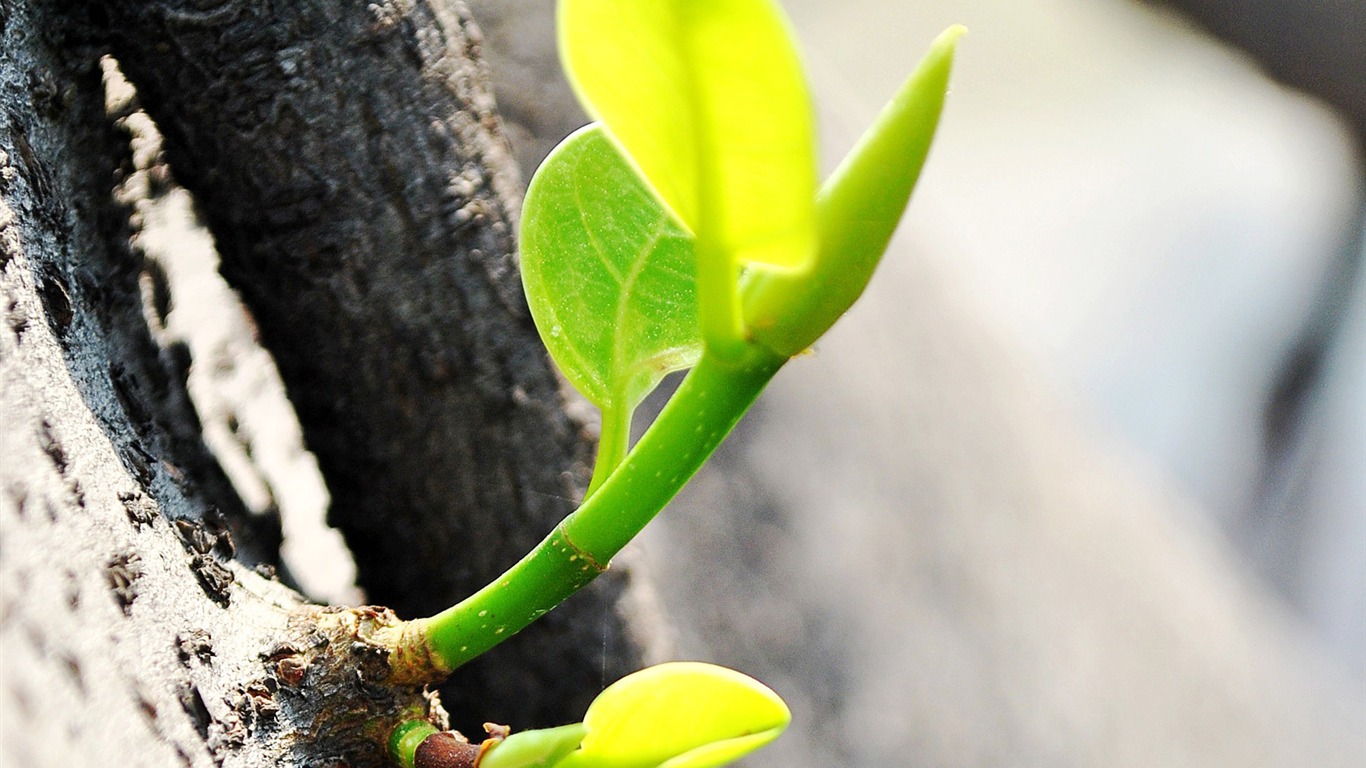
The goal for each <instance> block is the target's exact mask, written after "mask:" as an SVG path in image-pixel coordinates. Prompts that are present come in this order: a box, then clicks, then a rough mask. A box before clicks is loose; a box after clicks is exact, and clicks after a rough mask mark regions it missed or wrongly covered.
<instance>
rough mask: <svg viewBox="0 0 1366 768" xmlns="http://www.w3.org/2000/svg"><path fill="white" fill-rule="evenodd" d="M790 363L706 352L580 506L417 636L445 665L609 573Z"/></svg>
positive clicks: (755, 352)
mask: <svg viewBox="0 0 1366 768" xmlns="http://www.w3.org/2000/svg"><path fill="white" fill-rule="evenodd" d="M786 362H787V358H785V357H782V356H779V355H777V354H774V353H773V352H770V351H768V350H767V349H765V348H763V347H760V346H758V345H753V346H750V347H749V348H748V350H747V352H746V354H745V355H744V357H743V358H742V359H740V360H738V361H736V362H722V361H720V360H718V359H716V358H715V357H714V356H713V355H712V354H711V353H710V352H708V353H706V354H704V355H703V356H702V359H701V360H700V361H699V362H698V364H697V366H696V367H694V368H693V369H692V371H691V372H689V374H688V376H687V378H685V379H684V380H683V383H682V385H681V386H679V388H678V391H677V392H676V393H675V394H674V396H673V398H672V399H670V400H669V403H668V405H666V406H665V408H664V410H663V411H662V412H661V413H660V414H659V418H657V419H656V420H655V422H654V424H652V425H651V426H650V429H649V430H647V431H646V433H645V435H644V436H643V437H642V438H641V439H640V442H638V443H637V444H636V446H635V448H633V449H632V450H631V451H630V452H629V453H628V454H627V455H626V459H625V461H624V462H623V463H622V464H621V466H620V467H618V468H617V470H616V471H615V472H612V473H611V474H610V475H609V476H608V478H607V479H606V480H605V481H604V482H603V483H602V485H601V486H600V487H599V488H598V489H597V490H596V491H594V492H593V494H592V495H591V496H589V497H588V498H587V500H585V501H584V503H583V505H582V506H580V507H579V509H578V510H576V511H575V512H574V513H573V514H571V515H569V517H567V518H565V519H564V520H563V521H562V522H561V523H560V524H559V525H558V526H556V527H555V530H553V531H551V533H550V535H549V536H547V537H546V538H545V540H544V541H542V542H541V543H540V544H539V545H537V546H536V548H535V549H534V550H532V551H531V552H530V553H529V554H528V555H527V556H526V557H524V558H522V560H521V561H519V562H518V563H517V564H516V565H514V566H512V568H510V569H508V571H507V572H505V573H504V574H503V575H502V576H500V577H498V578H497V579H496V580H495V581H493V582H492V583H491V584H489V585H488V586H486V587H484V588H483V589H481V590H479V591H478V592H476V593H475V594H473V595H471V596H470V597H468V598H466V599H465V600H463V601H461V602H460V603H459V604H458V605H455V606H454V607H452V608H449V609H447V610H445V611H443V612H441V613H439V614H437V615H436V616H433V617H432V618H430V619H422V620H419V622H420V623H421V628H422V632H421V633H420V634H421V635H422V636H425V639H426V643H427V645H428V646H429V648H430V650H431V651H432V654H433V656H434V657H435V658H436V659H437V660H438V661H439V662H440V663H441V664H442V665H443V666H444V667H445V670H443V671H449V670H452V669H455V668H456V667H458V666H460V665H462V664H464V663H465V662H467V661H469V660H471V659H473V658H475V657H476V656H478V655H480V654H482V653H484V652H485V651H487V650H488V649H489V648H492V647H493V646H494V645H497V644H498V643H500V642H502V641H503V640H505V639H507V638H509V637H511V636H512V635H513V634H515V633H517V632H518V631H520V630H521V629H522V628H523V627H525V626H526V625H528V624H530V623H531V622H532V621H535V620H536V619H537V618H540V617H541V616H542V615H544V614H545V613H546V612H547V611H549V610H550V609H552V608H554V607H555V606H557V605H559V604H560V603H561V602H562V601H563V600H564V599H565V598H567V597H569V596H570V595H572V594H573V593H575V592H577V591H578V590H579V589H580V588H582V587H583V586H584V585H585V584H587V583H588V582H590V581H592V580H593V579H594V578H595V577H596V576H597V575H598V574H600V573H602V572H603V571H605V570H606V569H607V564H608V563H609V562H610V561H611V559H612V557H613V556H614V555H616V553H617V552H619V551H620V550H621V548H622V547H624V546H626V544H627V542H629V541H630V540H631V539H632V538H634V537H635V535H636V534H638V533H640V531H641V529H643V528H644V527H645V525H646V524H647V523H649V522H650V520H652V519H653V518H654V516H655V515H656V514H658V513H659V511H660V510H661V509H663V508H664V505H665V504H667V503H668V502H669V500H670V499H672V498H673V497H674V495H675V494H677V493H678V491H679V489H680V488H682V487H683V485H684V483H686V482H687V481H688V480H689V478H691V477H692V476H693V475H694V474H695V473H696V472H697V470H698V469H699V468H700V467H701V466H702V464H703V463H704V462H705V461H706V460H707V457H709V456H711V454H712V452H713V451H715V450H716V446H717V445H719V444H720V443H721V440H722V439H724V438H725V436H726V435H727V434H729V433H730V431H731V429H732V428H734V426H735V424H736V423H737V422H738V421H739V420H740V417H741V416H742V415H744V413H745V411H746V410H748V409H749V407H750V405H752V404H753V403H754V400H755V398H757V397H758V396H759V393H760V392H761V391H763V389H764V387H765V386H766V385H767V384H768V382H769V380H771V379H772V378H773V375H774V374H775V373H777V372H778V369H779V368H781V367H782V366H783V364H784V363H786ZM415 634H417V633H415Z"/></svg>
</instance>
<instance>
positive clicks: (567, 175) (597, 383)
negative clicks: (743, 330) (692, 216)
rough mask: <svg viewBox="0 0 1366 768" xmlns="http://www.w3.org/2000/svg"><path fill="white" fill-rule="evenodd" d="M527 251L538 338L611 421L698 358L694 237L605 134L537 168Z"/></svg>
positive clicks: (575, 143)
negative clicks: (609, 412)
mask: <svg viewBox="0 0 1366 768" xmlns="http://www.w3.org/2000/svg"><path fill="white" fill-rule="evenodd" d="M521 243H522V284H523V287H524V288H525V290H526V295H527V302H528V304H529V305H530V307H531V314H532V317H533V318H534V319H535V321H536V327H537V329H538V330H539V331H540V333H541V338H542V340H543V341H544V342H545V345H546V347H547V348H548V349H549V350H550V354H551V356H552V357H553V358H554V359H555V362H556V363H557V364H558V365H559V367H560V370H561V371H563V373H564V375H565V377H566V378H568V379H569V381H570V382H571V383H573V384H574V386H575V387H577V388H578V390H579V391H580V392H582V393H583V395H584V397H586V398H588V399H589V400H590V401H592V402H593V404H595V405H597V406H598V407H599V408H602V409H603V411H604V414H606V412H608V411H609V410H610V411H614V412H618V413H619V412H621V411H625V412H627V413H629V411H630V409H633V408H634V407H635V406H636V405H637V404H638V403H639V402H640V400H641V398H643V397H644V396H645V395H646V394H648V393H649V392H650V390H651V389H653V388H654V386H655V385H656V384H658V383H659V381H660V379H662V378H663V377H664V375H665V374H667V373H669V372H671V371H675V370H679V369H681V368H686V367H688V366H690V365H692V364H693V363H694V362H696V360H697V357H698V355H699V354H700V350H701V342H700V340H699V330H698V320H697V298H696V289H695V286H694V281H695V277H694V275H695V265H694V261H695V258H694V252H693V247H692V241H691V238H689V236H688V234H687V232H686V231H684V229H683V228H682V227H681V226H680V225H679V224H678V223H677V222H676V221H675V220H674V219H673V218H672V217H671V216H670V215H669V213H668V212H667V211H666V210H665V209H664V208H663V206H661V205H660V204H659V202H658V200H656V199H655V197H654V195H653V194H652V193H651V192H650V190H649V189H648V188H647V187H646V186H645V184H644V183H643V182H642V181H641V179H640V177H639V175H638V174H637V173H636V172H635V170H634V169H633V168H632V167H631V165H630V163H629V162H628V161H627V160H626V159H625V158H624V157H623V156H622V154H621V152H620V150H619V149H618V148H617V146H616V144H615V143H614V142H613V141H612V140H611V138H610V137H608V135H607V133H606V131H604V130H603V128H602V127H601V126H599V125H596V124H595V125H590V126H587V127H585V128H582V129H580V130H579V131H577V132H576V133H574V134H572V135H571V136H569V137H568V138H567V139H565V140H564V141H563V142H561V143H560V145H559V146H558V147H556V149H555V150H554V151H553V152H552V153H551V154H550V156H549V157H547V158H546V159H545V162H544V163H542V164H541V167H540V168H539V169H538V170H537V171H536V175H535V176H534V177H533V178H532V180H531V185H530V188H529V189H528V190H527V197H526V202H525V203H524V205H523V210H522V229H521ZM628 421H629V419H628Z"/></svg>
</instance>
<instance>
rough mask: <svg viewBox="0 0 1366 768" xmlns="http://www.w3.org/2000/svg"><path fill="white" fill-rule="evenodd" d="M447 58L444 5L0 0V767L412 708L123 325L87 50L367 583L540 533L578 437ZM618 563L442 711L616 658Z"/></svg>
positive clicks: (467, 56)
mask: <svg viewBox="0 0 1366 768" xmlns="http://www.w3.org/2000/svg"><path fill="white" fill-rule="evenodd" d="M210 5H212V7H209V6H210ZM477 48H478V36H477V32H476V31H475V30H474V29H473V28H472V27H471V26H470V25H469V24H468V22H467V21H466V20H465V18H464V17H463V15H462V12H460V11H459V9H458V8H457V7H454V6H449V5H446V4H443V3H436V4H427V3H410V2H395V3H387V4H370V5H368V6H357V7H351V8H347V9H342V10H338V9H334V8H331V7H330V6H327V5H326V4H323V3H293V4H290V3H279V4H277V7H273V8H266V9H263V8H260V7H258V6H257V5H255V4H250V3H217V4H208V3H203V2H200V3H188V2H187V3H117V2H110V3H91V4H67V3H60V2H27V1H18V2H12V1H6V2H3V3H0V246H3V250H0V289H3V300H0V313H3V319H4V322H3V323H0V414H3V419H2V420H0V457H3V460H0V642H2V643H3V653H4V663H3V664H0V721H3V722H2V723H0V728H3V731H0V734H2V735H3V739H2V746H0V749H3V754H4V760H5V761H6V762H9V761H13V762H15V763H16V764H28V765H64V766H67V765H78V766H79V765H90V764H96V763H107V762H109V761H110V760H111V759H112V760H115V761H117V762H119V763H120V764H129V765H157V766H162V765H173V764H179V765H190V766H209V765H323V764H327V765H336V764H339V763H345V764H348V765H352V766H362V765H380V764H384V762H385V759H386V758H385V757H384V755H383V754H382V753H381V752H380V751H379V747H378V745H377V742H376V740H375V738H374V735H375V732H382V731H383V728H384V727H385V725H386V724H387V723H391V722H392V721H394V720H395V719H397V718H399V717H407V716H413V715H415V714H416V715H422V714H424V713H425V714H426V715H427V716H428V717H430V718H432V719H434V720H436V721H438V722H440V721H441V720H442V719H443V714H442V711H441V709H440V707H437V706H433V705H432V703H431V702H430V701H429V700H428V699H427V698H426V697H424V695H423V693H422V691H421V690H419V689H414V688H403V687H397V688H395V687H392V686H388V685H385V684H384V683H383V681H382V680H376V679H374V675H377V674H380V673H381V671H382V667H383V665H380V666H379V667H376V666H375V665H374V664H373V648H372V647H371V646H369V645H367V643H366V642H365V637H366V635H365V631H366V629H365V626H362V625H368V624H373V623H374V622H383V621H386V620H387V617H389V616H390V614H387V613H386V612H385V611H383V610H360V611H340V610H331V609H322V608H317V607H314V606H309V605H307V604H306V602H305V601H304V600H303V599H302V598H301V597H300V596H299V595H298V594H296V593H295V592H293V591H291V590H290V589H288V588H286V587H285V586H282V585H281V584H279V583H278V582H277V581H275V580H274V579H273V578H272V569H271V566H272V564H273V563H274V562H275V560H276V558H277V555H278V546H279V526H278V521H277V520H275V519H273V518H272V517H271V516H269V515H266V516H261V515H253V514H252V513H250V512H249V511H247V509H246V508H245V506H244V505H243V504H242V503H241V501H240V500H239V499H238V498H237V496H236V494H235V493H234V492H233V490H232V488H231V487H230V484H229V483H228V482H227V480H226V478H225V477H224V474H223V472H222V470H221V469H220V468H219V467H218V466H217V465H216V463H215V462H214V460H213V458H212V456H211V455H210V453H209V452H208V451H207V449H206V448H205V447H204V444H203V441H202V439H201V436H200V433H199V427H200V424H199V421H198V418H197V415H196V413H195V411H194V406H193V404H192V403H191V401H190V399H189V397H188V395H187V394H186V387H185V376H186V373H187V370H188V369H189V368H190V366H191V365H192V364H193V362H194V361H193V360H191V359H190V358H189V355H188V352H187V351H186V349H185V348H183V347H180V346H169V347H166V348H162V347H159V346H158V344H157V342H156V341H155V340H154V339H153V337H152V335H151V334H149V330H148V316H147V314H146V313H150V315H156V313H157V312H160V311H164V304H165V297H162V296H159V295H158V294H159V292H160V291H161V290H162V289H163V288H164V286H162V285H161V284H160V281H159V279H158V276H157V275H156V274H155V273H156V270H155V268H154V266H153V265H151V264H148V263H146V262H145V261H144V260H143V258H142V257H141V255H140V254H139V253H138V252H136V251H135V250H134V249H132V248H130V246H129V234H130V230H129V215H130V212H129V210H128V209H127V208H126V207H124V206H121V205H119V204H117V203H116V202H115V198H114V195H113V192H114V189H115V186H116V185H117V184H118V183H119V182H120V181H121V180H122V179H124V178H125V177H126V176H127V175H128V174H129V173H131V172H132V171H133V168H132V163H131V159H130V157H129V148H128V143H127V139H128V137H127V136H126V135H121V134H120V133H119V131H118V130H117V129H116V128H115V125H116V122H114V121H111V119H110V118H109V117H108V116H106V114H105V106H104V97H103V94H102V90H101V67H100V59H101V56H102V55H104V54H106V53H109V52H112V53H114V54H116V55H117V56H118V57H119V58H120V63H121V64H123V66H124V67H125V69H126V70H127V71H128V73H129V74H130V77H131V78H132V79H133V80H134V81H135V82H136V84H137V85H138V86H139V87H140V90H141V96H142V99H143V100H144V103H145V104H146V105H147V107H148V109H149V111H151V112H152V113H153V115H154V116H155V117H156V118H157V120H158V122H159V125H160V127H161V128H162V130H163V131H164V132H165V134H166V137H167V138H166V141H167V151H168V154H169V156H170V158H171V162H172V164H173V166H174V169H175V172H176V174H177V177H178V178H180V179H182V180H183V181H184V182H185V183H186V184H187V185H188V186H189V187H190V188H191V189H192V190H193V191H194V192H195V193H196V195H197V196H198V200H199V203H200V206H201V209H202V212H203V215H204V217H205V219H206V220H207V221H208V223H209V224H210V226H211V227H212V229H213V231H214V234H215V235H216V237H217V238H218V242H219V246H220V248H221V250H222V252H223V257H224V259H223V263H224V267H223V271H224V273H225V274H226V275H228V276H229V277H230V278H231V279H232V280H233V281H234V283H235V285H236V286H237V287H238V289H239V290H240V291H241V292H242V295H243V296H244V298H245V299H246V300H247V301H248V303H249V305H250V307H251V310H252V312H253V314H254V317H255V320H256V327H257V329H258V331H259V333H260V336H261V338H262V339H263V340H264V341H265V342H266V343H267V344H268V345H270V346H271V348H272V349H273V351H274V352H275V353H276V355H277V359H278V360H279V362H280V367H281V370H282V371H283V372H284V374H285V379H286V382H287V384H288V386H289V391H290V393H291V395H292V396H293V397H294V398H295V402H296V403H297V405H298V409H299V412H300V415H301V417H302V421H303V423H304V427H305V430H306V437H307V440H308V442H309V445H310V447H313V448H314V449H315V451H316V452H317V454H318V457H319V460H320V463H321V464H322V467H323V471H324V473H325V475H326V477H327V480H328V483H329V487H330V490H331V492H332V495H333V499H334V500H335V501H334V511H333V516H334V520H335V521H336V523H337V524H338V525H339V526H340V527H341V528H342V529H343V530H344V531H345V532H346V533H347V535H348V538H349V541H350V543H351V545H352V548H353V550H354V551H355V553H356V556H357V561H358V565H359V568H360V572H361V580H362V586H363V587H364V588H365V589H366V590H367V591H368V592H369V596H370V597H371V598H372V599H384V600H386V601H387V602H390V603H392V604H393V605H394V606H397V607H398V608H399V609H400V610H401V611H402V612H403V613H404V614H405V615H406V616H409V617H412V616H416V615H418V614H421V613H427V612H429V611H433V610H436V609H438V608H440V607H444V606H445V605H447V604H449V603H450V602H452V601H454V600H455V599H457V598H458V597H460V596H463V594H465V593H467V592H469V591H471V590H472V589H474V588H475V587H477V586H480V585H481V584H482V583H483V582H484V581H486V580H487V579H489V578H491V577H492V576H493V575H496V573H497V572H498V571H499V570H501V568H503V567H504V566H506V565H507V564H509V563H511V562H512V561H513V560H514V559H515V558H516V557H518V556H519V555H520V554H521V553H522V552H523V551H525V550H526V549H527V548H529V547H530V545H531V544H533V543H534V542H535V541H536V540H538V539H539V538H540V537H541V536H542V535H543V534H544V532H545V531H547V530H549V528H550V527H551V526H552V525H553V524H554V522H556V521H557V520H558V519H559V517H561V516H562V515H563V514H564V513H565V512H566V511H567V510H568V509H569V508H570V507H571V506H572V504H573V499H574V497H575V496H576V494H577V489H578V487H579V481H580V479H581V476H582V475H583V474H585V473H584V471H583V469H582V466H581V464H582V461H583V458H584V456H585V455H586V451H587V449H588V447H589V446H588V443H587V442H586V440H585V437H584V434H583V429H582V427H581V425H580V424H579V423H578V422H576V421H573V420H571V419H570V418H568V417H566V416H565V415H564V412H563V411H562V409H561V402H560V397H559V390H558V382H557V381H556V379H555V377H554V376H553V374H552V373H551V371H550V369H549V367H548V364H547V361H546V360H545V358H544V355H543V352H542V351H541V347H540V345H539V343H538V342H537V341H536V339H535V335H534V331H533V330H532V328H531V325H530V322H529V319H528V317H527V314H526V310H525V308H524V307H523V306H522V303H521V301H522V300H521V296H520V291H519V290H518V288H517V282H516V274H515V264H514V260H513V255H512V247H513V243H512V235H511V233H512V231H513V227H514V224H515V216H516V206H517V193H516V177H515V174H509V173H508V168H507V164H506V160H505V157H504V152H503V149H502V146H501V145H502V140H501V138H500V137H499V134H498V127H497V119H496V116H495V115H494V114H493V112H492V101H491V99H490V97H489V96H488V94H487V91H486V90H485V89H484V87H483V85H482V80H481V78H482V74H481V72H480V70H479V67H478V65H477V63H475V62H474V61H473V59H472V58H471V57H473V56H475V55H477ZM115 117H117V116H115ZM149 292H150V293H151V294H152V295H151V297H150V300H149V301H148V302H146V303H147V306H146V307H144V294H146V293H149ZM152 319H153V322H155V321H156V318H155V317H153V318H152ZM628 579H629V576H628V573H627V572H626V571H621V572H619V573H617V574H616V575H615V578H613V579H607V580H604V581H603V583H602V584H601V585H600V586H599V587H598V588H597V589H595V590H593V591H592V592H591V593H589V595H588V596H586V597H583V598H581V599H579V600H576V601H574V603H572V604H571V605H570V606H569V607H567V608H566V609H565V610H563V611H556V612H554V613H553V614H551V615H550V616H548V617H547V619H546V620H545V621H543V622H542V623H541V625H540V626H538V627H536V628H534V629H533V630H530V631H528V632H527V633H525V635H524V636H521V637H519V638H517V639H516V640H514V641H513V642H512V643H510V644H509V647H508V648H507V649H505V650H504V651H503V652H501V653H498V654H490V657H489V659H488V660H487V662H485V663H483V664H482V665H471V668H470V669H469V670H466V671H464V673H463V674H462V675H461V676H460V677H458V678H457V679H456V680H454V681H453V683H452V684H451V685H450V686H448V687H447V691H448V697H447V698H448V701H452V702H454V704H455V706H457V707H458V708H459V709H460V711H461V713H462V716H463V718H464V719H463V724H464V725H465V727H466V728H470V727H471V725H472V726H473V727H475V728H477V727H478V724H479V723H481V722H482V721H484V720H498V721H504V722H510V723H513V724H515V725H517V726H519V727H528V726H532V725H540V724H558V723H562V722H566V721H569V720H570V719H572V718H575V717H577V716H579V715H581V714H582V710H583V707H584V705H585V704H586V701H587V700H588V699H590V698H591V697H592V696H593V695H594V694H595V693H596V691H597V690H598V689H599V688H600V686H601V684H602V681H603V679H604V676H616V675H619V674H621V673H623V672H624V671H627V670H628V669H630V668H633V667H634V666H636V665H637V664H638V663H639V658H640V656H639V654H640V649H639V646H638V645H637V644H636V642H635V641H636V639H637V638H638V637H639V635H638V633H637V632H636V629H635V625H628V623H627V622H626V621H625V610H624V609H622V608H620V607H619V603H618V598H619V597H620V596H621V595H622V593H623V590H624V589H625V588H626V585H627V582H628ZM357 622H359V624H358V623H357ZM367 623H368V624H367ZM604 637H608V638H610V639H611V642H610V644H609V643H606V642H604ZM371 728H373V730H371Z"/></svg>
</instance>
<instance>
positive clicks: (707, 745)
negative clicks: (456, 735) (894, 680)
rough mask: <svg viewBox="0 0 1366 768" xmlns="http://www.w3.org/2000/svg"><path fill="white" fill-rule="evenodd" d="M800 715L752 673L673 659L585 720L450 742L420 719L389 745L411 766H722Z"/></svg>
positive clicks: (623, 687) (618, 688) (598, 702)
mask: <svg viewBox="0 0 1366 768" xmlns="http://www.w3.org/2000/svg"><path fill="white" fill-rule="evenodd" d="M791 720H792V713H791V712H790V711H789V710H788V708H787V705H786V704H784V703H783V700H782V699H781V698H779V697H778V694H776V693H774V692H773V691H772V690H770V689H769V688H768V687H767V686H765V685H764V684H763V683H760V682H759V681H757V680H755V679H753V678H751V677H747V676H745V675H742V674H740V673H739V672H736V671H734V670H731V669H726V668H725V667H718V666H716V665H714V664H704V663H701V662H670V663H667V664H658V665H656V666H653V667H649V668H647V669H644V670H641V671H639V672H636V673H634V674H631V675H627V676H626V677H623V678H622V679H620V680H618V681H617V682H615V683H613V684H612V685H610V686H608V687H607V689H606V690H604V691H603V692H602V693H600V694H598V697H597V698H596V699H594V700H593V703H592V704H590V705H589V706H588V712H587V713H586V714H585V715H584V719H583V722H582V723H575V724H573V725H564V726H560V727H558V728H544V729H537V730H529V731H522V732H520V733H513V734H511V735H507V736H503V735H498V736H493V738H490V739H488V740H487V741H485V742H484V743H483V744H479V745H459V746H457V744H459V742H456V743H455V744H449V745H448V747H447V748H446V749H444V750H443V749H433V745H434V744H437V743H439V742H440V741H443V740H444V741H447V742H450V741H451V740H452V739H453V737H452V736H449V735H445V734H437V733H436V729H435V728H433V727H432V726H430V725H427V724H426V723H420V724H415V725H410V726H407V727H406V728H400V729H399V730H397V731H396V732H395V734H394V736H393V737H392V738H391V739H390V745H389V746H390V752H391V754H392V755H393V757H394V759H395V760H396V761H397V762H398V763H399V764H400V765H401V766H403V768H606V767H608V766H610V768H720V766H723V765H727V764H729V763H732V762H734V761H736V760H739V759H740V758H742V757H744V756H745V755H747V754H749V753H750V752H753V751H754V750H756V749H759V748H760V747H763V746H764V745H766V744H768V743H769V742H771V741H773V740H774V739H776V738H778V735H779V734H781V733H782V732H783V730H784V729H785V728H787V725H788V723H789V722H790V721H791ZM424 726H425V727H424ZM494 732H501V729H498V728H490V733H491V734H492V733H494ZM433 737H435V738H433ZM429 740H431V741H429ZM424 744H425V745H426V746H424Z"/></svg>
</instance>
